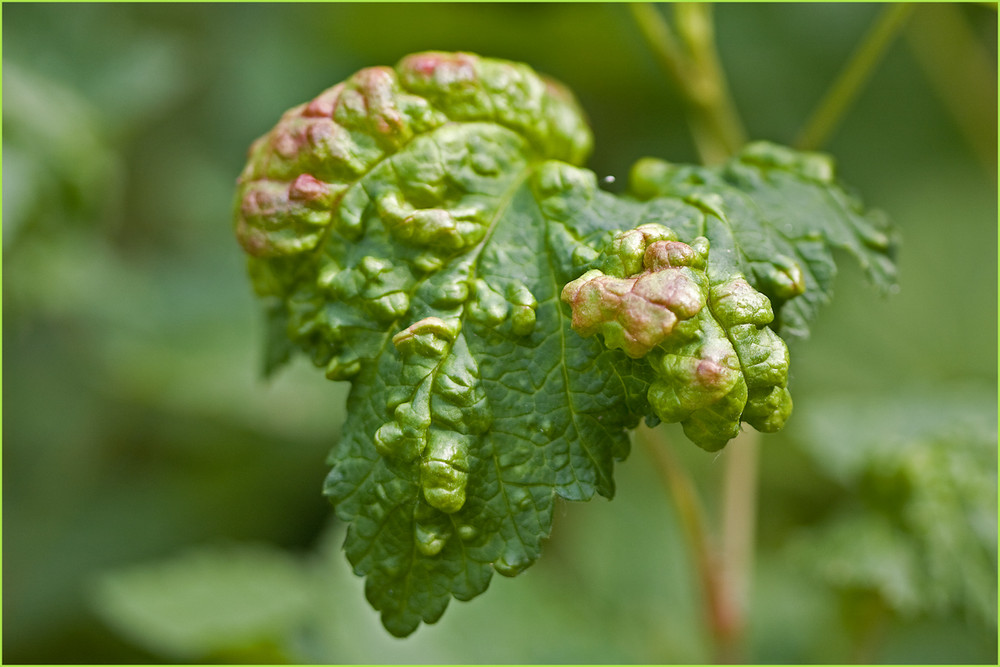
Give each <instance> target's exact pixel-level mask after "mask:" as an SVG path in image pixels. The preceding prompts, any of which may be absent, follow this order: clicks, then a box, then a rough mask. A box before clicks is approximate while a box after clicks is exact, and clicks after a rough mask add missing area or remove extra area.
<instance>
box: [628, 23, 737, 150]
mask: <svg viewBox="0 0 1000 667" xmlns="http://www.w3.org/2000/svg"><path fill="white" fill-rule="evenodd" d="M629 7H630V9H631V10H632V16H633V17H634V18H635V21H636V24H637V25H638V26H639V30H640V31H641V32H642V36H643V38H644V39H645V40H646V43H647V44H648V45H649V47H650V49H651V50H652V52H653V55H654V56H655V57H656V60H657V62H658V63H659V65H660V66H661V67H662V68H663V70H664V71H665V72H666V73H667V74H668V75H669V76H670V78H671V79H673V80H674V82H675V83H676V84H677V86H678V88H679V90H680V92H681V95H682V96H683V99H684V102H685V105H686V106H687V109H688V116H689V122H690V124H691V132H692V135H693V136H694V141H695V146H696V148H697V149H698V154H699V156H700V158H701V161H702V162H703V163H705V164H717V163H719V162H723V161H725V160H726V159H727V158H728V157H730V156H731V155H733V154H734V153H735V152H736V151H737V150H739V148H740V147H741V146H742V145H743V144H744V143H746V134H745V132H744V131H743V125H742V123H741V122H740V119H739V115H738V114H737V112H736V107H735V105H734V103H733V101H732V97H731V96H730V93H729V87H728V85H727V84H726V79H725V75H724V74H723V71H722V67H721V65H720V64H719V57H718V53H717V51H716V48H715V30H714V27H713V24H712V6H711V5H710V4H705V3H679V4H676V5H674V18H675V20H676V23H677V30H678V34H679V35H680V40H678V39H677V37H676V36H675V35H674V33H673V30H672V29H671V28H670V25H669V24H668V23H667V21H666V19H665V18H664V17H663V15H662V14H660V12H659V11H658V10H657V9H656V7H654V6H653V5H651V4H649V3H633V4H630V5H629Z"/></svg>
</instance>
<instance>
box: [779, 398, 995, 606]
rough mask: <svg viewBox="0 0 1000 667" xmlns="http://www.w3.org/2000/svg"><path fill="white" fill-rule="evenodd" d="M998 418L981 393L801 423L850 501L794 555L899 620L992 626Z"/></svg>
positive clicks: (827, 412) (849, 407)
mask: <svg viewBox="0 0 1000 667" xmlns="http://www.w3.org/2000/svg"><path fill="white" fill-rule="evenodd" d="M996 424H997V412H996V395H995V393H994V392H992V391H990V390H988V389H985V388H984V389H978V388H957V389H954V390H952V391H948V390H947V389H942V390H940V391H933V390H928V391H925V392H909V393H906V394H903V395H899V396H895V397H886V396H883V395H879V396H871V397H864V396H859V397H852V398H850V399H844V400H841V401H831V402H830V403H827V404H824V405H823V409H822V410H818V411H817V412H816V413H815V414H809V415H807V416H804V418H803V423H802V424H800V425H799V426H800V427H799V429H798V432H799V433H800V435H801V436H802V442H803V443H804V446H805V448H806V450H807V451H808V452H809V453H810V455H811V456H812V457H813V458H814V460H815V461H816V464H817V467H818V468H819V470H821V471H822V472H825V473H826V474H828V475H829V476H830V477H831V478H833V479H835V480H837V481H838V482H840V483H841V484H843V485H844V486H845V487H847V488H848V489H849V490H850V491H851V492H852V493H853V494H854V496H853V498H854V500H855V502H852V503H850V504H849V505H848V506H847V507H844V508H841V510H840V511H839V512H837V513H835V516H834V518H833V519H832V520H831V522H830V523H829V524H827V525H824V526H823V527H822V528H818V529H816V530H814V531H812V532H810V533H809V534H808V535H807V536H805V537H803V538H802V539H801V541H800V542H799V543H798V545H797V546H796V547H795V548H796V549H798V550H800V553H801V554H802V555H804V556H805V558H806V562H808V563H809V564H810V567H811V568H813V569H815V571H816V572H817V573H819V575H820V576H821V577H822V578H823V579H824V580H825V581H827V582H828V583H829V584H830V585H832V586H834V587H837V588H841V589H845V590H850V589H863V590H871V591H875V592H877V593H878V594H879V595H880V596H882V598H883V599H884V600H885V601H886V602H887V603H888V604H889V606H890V607H891V608H893V609H895V610H896V611H897V612H899V613H902V614H910V615H912V614H918V613H945V612H948V611H951V610H955V609H958V610H961V611H963V612H964V613H966V614H967V615H968V616H970V617H974V618H977V619H979V620H980V621H981V622H984V623H987V624H993V623H995V622H996V615H997V608H996V602H997V600H996V591H997V449H996V446H997V428H996Z"/></svg>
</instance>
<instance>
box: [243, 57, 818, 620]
mask: <svg viewBox="0 0 1000 667" xmlns="http://www.w3.org/2000/svg"><path fill="white" fill-rule="evenodd" d="M590 144H591V137H590V132H589V130H588V128H587V126H586V123H585V122H584V118H583V115H582V112H581V111H580V110H579V108H578V107H577V105H576V103H575V101H574V100H573V98H572V96H571V95H570V94H569V93H568V92H567V91H566V90H565V89H564V88H562V87H561V86H560V85H558V84H556V83H554V82H552V81H550V80H547V79H545V78H543V77H541V76H539V75H538V74H536V73H535V72H533V71H532V70H531V69H529V68H528V67H526V66H524V65H519V64H515V63H510V62H505V61H498V60H489V59H485V58H479V57H477V56H473V55H470V54H444V53H424V54H417V55H414V56H409V57H407V58H404V59H403V60H402V61H401V62H400V63H399V64H398V65H397V66H396V67H395V68H387V67H379V68H370V69H366V70H362V71H361V72H359V73H358V74H356V75H354V76H353V77H352V78H350V79H349V80H348V81H346V82H344V83H342V84H340V85H338V86H335V87H334V88H331V89H329V90H328V91H325V92H324V93H322V94H320V95H319V96H318V97H317V98H316V99H314V100H312V101H311V102H309V103H307V104H303V105H300V106H298V107H295V108H293V109H291V110H289V111H288V112H286V113H285V115H284V116H283V117H282V119H281V121H280V122H279V123H278V125H277V126H276V127H275V128H274V129H273V130H272V131H271V132H270V133H268V134H267V135H265V136H264V137H261V138H260V139H259V140H258V141H257V142H255V144H254V145H253V146H252V147H251V151H250V158H249V161H248V163H247V166H246V168H245V169H244V171H243V173H242V175H241V177H240V182H239V190H238V193H237V203H236V215H235V217H236V231H237V237H238V239H239V240H240V242H241V244H242V245H243V248H244V249H245V250H246V251H247V253H248V254H249V255H250V256H251V258H250V264H249V270H250V274H251V277H252V279H253V282H254V286H255V289H256V291H257V292H258V294H259V295H260V296H261V297H262V298H263V299H264V300H265V302H266V303H268V304H270V305H269V306H268V308H269V311H268V313H269V315H268V320H269V322H270V326H271V327H272V330H273V331H280V330H281V329H282V328H283V329H284V331H285V333H286V334H287V336H288V338H289V339H290V340H291V341H292V342H293V343H294V344H295V346H296V347H297V348H298V349H300V350H301V351H303V352H304V353H306V354H307V355H309V356H310V357H311V358H312V360H313V362H314V363H315V364H316V365H318V366H321V367H323V368H324V369H325V371H326V375H327V377H329V378H330V379H332V380H350V381H351V382H352V390H351V393H350V396H349V398H348V415H349V416H348V419H347V423H346V424H345V426H344V428H343V437H342V439H341V441H340V442H339V443H338V444H337V446H336V447H335V448H334V450H333V452H332V453H331V455H330V464H331V465H332V470H331V472H330V474H329V477H328V478H327V482H326V486H325V493H326V494H327V495H328V496H329V497H330V499H331V500H332V501H333V503H334V505H335V506H336V511H337V514H338V516H340V517H341V518H342V519H343V520H344V521H346V522H349V524H350V527H349V530H348V534H347V538H346V541H345V545H344V549H345V552H346V553H347V556H348V558H349V559H350V561H351V563H352V564H353V566H354V571H355V572H356V573H357V574H359V575H363V576H366V577H367V581H366V594H367V597H368V599H369V601H370V602H371V604H372V605H373V606H374V607H375V608H376V609H378V610H380V611H381V612H382V620H383V623H384V625H385V626H386V628H388V629H389V631H390V632H392V633H393V634H396V635H406V634H409V633H411V632H413V630H415V629H416V628H417V626H418V625H419V623H420V622H421V621H423V622H427V623H431V622H434V621H436V620H437V619H438V618H439V617H440V616H441V614H442V613H443V612H444V610H445V607H446V606H447V604H448V602H449V600H450V599H451V598H452V597H454V598H457V599H459V600H468V599H471V598H472V597H474V596H476V595H478V594H479V593H481V592H483V591H484V590H485V589H486V587H487V586H488V584H489V581H490V579H491V577H492V575H493V572H494V571H496V572H499V573H501V574H503V575H506V576H513V575H516V574H518V573H519V572H521V571H523V570H524V569H525V568H526V567H528V566H529V565H530V564H531V563H533V562H534V561H535V560H536V559H537V558H538V556H539V554H540V551H541V543H542V540H543V539H544V538H545V537H547V536H548V534H549V531H550V529H551V524H552V511H553V506H554V502H555V498H556V497H557V496H558V497H562V498H565V499H568V500H587V499H589V498H591V497H593V495H594V494H595V493H598V494H601V495H604V496H608V497H610V496H612V495H613V493H614V481H613V462H614V461H615V460H616V459H621V458H623V457H624V456H625V455H626V454H627V453H628V447H629V440H628V435H627V429H628V428H631V427H634V426H635V425H637V424H638V422H639V420H640V419H641V418H643V417H646V418H647V419H649V420H652V421H656V420H661V419H665V420H670V421H683V422H685V428H686V430H687V432H688V433H689V436H690V437H692V439H694V440H695V441H696V442H698V443H699V444H700V445H702V446H703V447H705V448H707V449H718V448H720V447H722V446H723V445H724V444H725V443H726V441H727V440H728V439H729V438H731V437H733V436H735V434H736V433H737V432H738V430H739V427H740V426H739V425H740V422H741V420H742V421H746V422H748V423H750V424H752V425H753V426H755V427H756V428H760V429H762V430H775V429H777V428H780V426H781V424H783V423H784V420H785V418H787V416H788V412H789V411H790V409H791V402H790V398H789V397H788V393H787V390H786V388H785V384H786V381H787V365H788V360H787V350H785V348H784V344H783V343H782V342H781V341H780V339H778V338H777V336H774V334H773V333H772V332H771V329H770V328H769V324H768V323H769V322H770V319H771V313H772V310H771V307H770V304H769V303H768V300H767V298H765V297H764V296H762V295H761V294H760V293H759V292H758V291H755V290H754V289H753V287H752V286H751V283H754V281H756V282H760V281H759V280H758V278H757V274H754V273H753V272H752V271H748V270H744V269H745V268H747V267H744V265H743V264H741V263H739V262H737V261H734V260H732V259H731V258H732V257H734V256H736V255H737V253H738V251H739V250H740V248H741V246H739V245H737V241H739V242H740V243H745V242H746V238H744V237H745V236H747V235H752V230H753V228H754V226H755V225H757V226H760V225H762V224H763V223H762V222H761V218H760V213H759V211H760V210H761V209H759V208H758V207H757V205H756V203H755V200H754V199H752V196H754V195H756V194H757V193H756V191H753V190H752V189H751V188H749V187H745V188H744V189H745V190H747V192H744V191H743V190H739V189H738V188H737V187H736V186H727V187H728V189H725V190H723V191H722V194H721V195H716V194H713V193H711V192H708V191H705V192H698V193H693V194H684V195H683V196H674V195H671V196H669V197H668V196H657V197H655V198H652V199H648V198H647V199H645V200H641V201H640V200H639V199H637V198H635V197H617V196H614V195H611V194H609V193H607V192H604V191H602V190H600V189H599V188H598V187H597V180H596V178H595V175H594V174H593V173H592V172H590V171H587V170H584V169H581V168H579V167H578V166H577V165H579V164H580V163H581V162H582V161H583V160H584V159H585V157H586V156H587V154H588V152H589V150H590ZM734 164H735V163H734ZM740 164H742V163H740ZM734 168H735V167H734V165H727V166H726V167H724V168H723V169H734ZM748 169H751V168H750V167H748ZM753 169H757V171H753V173H758V172H759V171H760V169H758V168H757V167H753V168H752V169H751V171H752V170H753ZM705 173H706V178H708V174H710V173H712V172H709V171H706V172H705ZM790 173H794V174H795V175H796V176H795V177H796V178H797V179H798V180H795V181H794V183H793V184H792V185H788V184H786V183H784V181H782V180H781V178H776V179H773V182H771V181H769V182H768V183H766V184H761V185H760V186H759V189H760V190H761V192H762V193H763V194H762V195H761V199H762V201H767V202H768V203H766V204H761V206H762V207H764V208H766V209H767V210H770V209H771V208H775V209H780V208H781V206H782V205H784V204H782V203H781V202H782V198H781V196H782V192H783V190H784V189H791V190H793V191H794V192H795V193H798V190H796V188H798V189H800V190H805V191H807V192H812V191H811V190H810V189H809V188H810V187H812V185H811V183H812V181H803V180H802V178H800V177H799V172H790ZM712 178H716V180H718V178H721V177H718V178H717V177H714V176H713V177H712ZM640 180H641V179H640ZM800 181H801V182H802V183H805V185H802V184H801V183H800ZM720 187H721V186H720ZM816 187H817V188H819V189H821V190H822V191H823V192H827V191H830V190H831V188H832V186H829V185H828V184H823V185H822V186H816ZM801 199H802V197H800V196H799V194H793V195H790V196H789V202H786V203H787V204H788V206H789V207H793V206H797V205H799V204H801V203H802V202H801V201H800V200H801ZM772 200H774V201H772ZM776 202H777V203H776ZM809 203H811V204H813V205H815V204H816V201H810V202H809ZM794 210H795V209H794V208H790V209H789V210H788V211H785V213H786V214H788V215H791V212H792V211H794ZM803 214H805V213H803ZM650 224H653V225H658V226H659V227H658V228H663V227H669V228H670V229H673V230H675V231H676V232H677V235H676V238H675V239H674V240H676V241H678V242H684V243H681V245H684V247H685V248H688V250H691V251H692V252H695V254H696V255H697V257H698V258H697V259H696V260H695V259H692V261H693V262H694V264H692V266H690V267H688V268H689V269H690V270H691V271H692V272H694V273H692V275H693V276H694V282H695V283H696V285H697V291H698V294H699V296H698V300H699V301H698V302H699V304H701V305H699V306H698V308H697V309H695V310H694V311H692V312H691V313H689V317H690V318H691V319H692V323H691V325H690V326H687V327H681V329H683V330H684V333H683V335H681V336H679V337H676V336H675V337H674V338H672V339H670V340H666V339H663V340H658V341H656V342H655V343H653V344H651V345H647V346H646V352H649V354H644V353H642V351H641V350H640V353H639V354H635V352H636V350H629V349H625V350H624V351H623V350H622V349H618V348H619V347H622V346H621V345H616V344H615V341H614V338H613V336H611V334H610V333H609V331H610V330H607V329H602V330H601V333H602V334H603V338H604V341H603V342H602V340H601V338H602V337H601V336H590V337H586V336H581V335H580V334H579V333H577V331H574V327H573V320H574V318H575V317H576V315H575V314H574V312H573V309H572V308H571V307H570V305H569V303H564V302H563V301H562V299H561V297H563V295H564V294H565V293H564V288H565V287H566V286H567V285H568V284H573V283H574V281H577V280H578V279H580V278H581V276H583V275H585V274H587V272H588V271H594V270H601V269H602V267H603V270H604V273H606V274H607V273H609V272H610V273H613V274H614V275H615V276H616V277H617V278H619V279H628V278H631V277H632V276H633V275H634V274H635V273H638V272H640V271H641V270H644V267H643V261H642V258H641V255H642V252H644V251H645V245H644V246H643V248H642V250H641V251H640V252H639V255H635V252H634V251H635V250H636V249H635V248H631V249H629V248H624V249H623V246H622V243H623V241H622V238H623V237H622V232H627V231H628V230H642V229H645V228H646V227H644V226H648V225H650ZM719 230H723V232H725V233H722V232H720V231H719ZM725 230H740V234H743V235H742V236H740V235H737V234H735V232H733V233H729V232H727V231H725ZM671 233H672V232H671ZM626 236H628V235H627V234H626ZM640 236H641V232H640ZM698 237H708V240H707V241H706V239H704V238H702V239H700V240H698ZM671 238H674V237H671ZM615 244H618V245H617V246H616V245H615ZM687 244H691V246H690V247H689V246H688V245H687ZM816 244H821V241H820V240H817V241H816ZM626 245H627V244H626ZM709 245H710V246H711V248H709V247H708V246H709ZM615 248H617V250H615ZM678 248H679V246H678ZM695 249H696V250H695ZM685 252H687V251H685ZM789 252H791V250H789ZM609 253H610V255H615V256H616V257H617V258H618V261H623V262H627V263H628V265H629V267H631V268H634V269H635V271H632V270H631V268H629V269H628V270H626V266H625V265H624V264H622V265H620V266H617V268H616V267H615V266H613V261H612V260H613V259H614V258H613V257H610V255H609ZM616 253H617V254H616ZM629 253H632V255H631V256H629ZM668 254H669V253H668ZM664 257H665V258H666V256H664ZM693 257H694V256H692V258H693ZM609 261H612V264H611V265H609V264H608V262H609ZM667 261H668V263H669V258H667ZM776 261H779V260H776ZM780 262H785V260H780V261H779V263H780ZM689 263H690V262H689ZM793 264H794V263H793V262H792V260H788V261H787V262H785V263H784V264H783V266H785V268H786V270H787V271H789V272H792V273H794V270H793V269H794V266H793ZM768 266H771V265H768ZM754 267H756V265H752V266H749V269H753V268H754ZM663 268H664V267H661V266H657V267H653V269H655V270H656V271H660V269H663ZM616 271H617V273H615V272H616ZM765 273H766V272H765ZM765 273H762V274H761V275H765ZM591 275H593V274H591ZM665 275H667V274H666V273H664V274H662V275H660V274H658V276H659V277H653V278H652V280H653V283H656V281H658V280H662V279H663V276H665ZM766 275H770V274H766ZM747 281H750V282H749V283H748V282H747ZM798 288H801V289H804V290H808V289H811V286H810V285H808V284H804V283H803V284H802V285H799V287H797V289H798ZM758 289H760V288H758ZM760 291H764V292H765V293H766V290H763V289H760ZM772 291H773V290H772ZM800 291H801V290H800ZM786 296H787V298H788V299H792V298H793V296H794V295H792V294H790V293H789V294H787V295H786ZM570 301H572V299H570ZM654 301H655V299H654ZM709 302H711V304H710V307H709V308H708V309H704V308H703V307H702V306H704V305H705V304H707V303H709ZM664 307H665V306H664V304H662V303H656V304H653V305H651V306H650V308H651V310H650V313H652V315H653V316H662V315H663V309H664ZM667 309H668V310H669V308H667ZM702 310H704V312H702ZM633 328H634V327H633ZM639 328H642V326H640V327H639ZM595 331H596V329H595ZM591 333H592V332H591ZM632 333H635V331H633V332H632ZM709 343H710V344H709ZM712 346H717V347H718V346H722V347H725V346H728V348H727V349H728V352H725V353H721V356H719V360H720V361H722V362H724V363H726V364H729V365H732V366H735V367H737V368H738V371H737V372H735V373H733V372H729V371H725V372H724V373H723V374H724V375H726V378H727V382H728V384H726V382H723V383H721V384H718V386H714V385H713V386H712V387H710V388H708V389H706V390H705V391H701V392H693V393H692V391H690V389H691V387H690V386H689V385H690V383H691V382H692V381H694V379H696V378H697V377H698V376H697V373H695V374H692V372H693V370H695V369H696V367H697V364H698V363H699V361H705V360H706V359H708V357H711V354H709V353H706V352H705V351H704V350H703V349H702V348H706V347H712ZM654 348H655V349H656V352H655V353H653V352H652V351H653V349H654ZM268 349H269V353H268V355H267V356H268V359H269V360H270V361H269V368H273V367H274V366H275V365H277V364H280V363H281V361H282V360H283V359H285V358H286V356H285V354H284V348H283V346H282V345H280V344H278V343H276V342H275V341H273V340H272V342H271V343H270V344H269V348H268ZM626 352H628V354H627V353H626ZM706 354H708V356H707V357H706ZM712 354H714V353H712ZM671 364H672V365H671ZM716 367H717V368H718V369H719V370H720V371H721V366H718V365H716ZM730 370H734V369H730ZM733 378H735V379H733ZM730 380H731V381H730ZM723 385H725V386H723ZM723 404H725V405H726V406H727V407H726V409H725V410H724V411H723V413H724V414H723V415H722V416H721V418H720V417H718V416H713V415H712V413H713V411H715V410H716V409H717V408H721V406H722V405H723Z"/></svg>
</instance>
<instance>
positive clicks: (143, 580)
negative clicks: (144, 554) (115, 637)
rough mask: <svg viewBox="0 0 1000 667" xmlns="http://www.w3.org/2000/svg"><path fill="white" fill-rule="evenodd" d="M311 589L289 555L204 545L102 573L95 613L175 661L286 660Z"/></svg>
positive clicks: (261, 549) (307, 607) (261, 548)
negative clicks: (165, 557) (159, 558)
mask: <svg viewBox="0 0 1000 667" xmlns="http://www.w3.org/2000/svg"><path fill="white" fill-rule="evenodd" d="M311 589H312V587H311V586H310V580H309V578H308V574H307V570H305V569H304V568H303V566H302V564H301V563H300V562H299V561H298V560H297V559H296V558H295V557H294V556H292V555H290V554H289V553H288V552H285V551H282V550H280V549H277V548H273V547H265V546H247V545H240V546H235V545H233V546H225V547H210V548H209V547H203V548H197V549H192V550H190V551H187V552H185V553H182V554H180V555H179V556H176V557H174V558H172V559H167V560H162V561H159V562H150V563H145V564H141V565H134V566H130V567H128V568H125V569H122V570H118V571H112V572H109V573H107V574H105V575H103V576H102V577H101V578H100V579H99V580H98V581H97V583H96V585H95V588H94V608H95V609H96V610H97V612H98V613H99V615H100V616H101V617H102V618H103V619H104V620H105V621H106V622H107V623H108V624H110V625H112V626H113V627H114V628H116V629H117V630H118V631H119V632H120V633H121V634H122V635H124V636H126V637H128V638H130V639H131V640H132V641H133V642H135V643H136V644H138V645H140V646H143V647H145V648H147V649H148V650H150V651H151V652H153V653H155V654H158V655H163V656H167V657H169V658H171V659H174V660H184V661H202V660H205V659H207V658H211V659H213V660H225V661H235V662H279V661H280V662H286V661H289V659H290V656H289V655H287V653H286V647H287V646H288V644H289V641H290V639H291V638H292V635H293V634H294V633H295V632H296V631H297V630H298V629H300V628H301V627H302V625H303V623H304V621H305V619H306V618H307V616H308V614H309V612H310V605H311V603H312V598H311V597H310V591H311Z"/></svg>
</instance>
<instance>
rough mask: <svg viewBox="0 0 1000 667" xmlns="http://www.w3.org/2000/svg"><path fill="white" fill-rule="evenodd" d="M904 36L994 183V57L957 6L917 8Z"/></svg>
mask: <svg viewBox="0 0 1000 667" xmlns="http://www.w3.org/2000/svg"><path fill="white" fill-rule="evenodd" d="M993 9H994V10H995V9H996V5H995V4H994V5H993ZM906 36H907V37H908V38H909V39H908V41H909V42H910V46H911V47H912V50H913V54H914V55H915V56H916V58H917V62H918V63H920V66H921V67H922V68H923V70H924V72H925V73H926V75H927V79H928V81H929V82H930V84H931V86H932V87H933V88H934V91H935V92H936V93H937V94H938V98H939V99H940V100H941V103H942V104H943V105H944V106H945V108H946V109H947V110H948V111H949V112H950V113H951V115H952V117H953V118H954V119H955V123H956V125H957V126H958V128H959V130H960V131H961V133H962V135H963V137H964V138H965V140H966V143H967V144H968V146H969V148H970V149H971V150H972V151H973V152H974V153H975V155H976V157H977V158H978V159H979V161H980V164H981V165H982V167H983V168H984V169H985V170H986V173H987V174H989V175H990V177H991V178H993V179H994V180H995V179H996V172H997V125H996V122H997V107H996V101H997V87H996V74H995V72H994V69H993V68H994V67H995V65H994V62H995V60H996V56H995V55H993V54H992V53H990V51H989V49H987V48H986V47H985V46H984V45H983V43H982V41H981V39H980V37H979V35H977V34H976V31H975V30H974V29H973V26H971V25H970V24H969V20H968V18H967V17H966V15H965V13H964V12H963V11H962V7H960V6H953V5H949V4H932V5H923V6H921V7H920V8H919V9H917V11H916V12H915V14H914V16H913V20H912V21H911V22H910V24H909V26H908V28H907V35H906Z"/></svg>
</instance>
